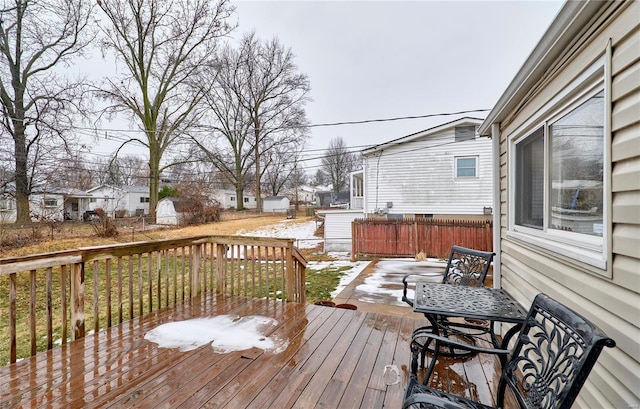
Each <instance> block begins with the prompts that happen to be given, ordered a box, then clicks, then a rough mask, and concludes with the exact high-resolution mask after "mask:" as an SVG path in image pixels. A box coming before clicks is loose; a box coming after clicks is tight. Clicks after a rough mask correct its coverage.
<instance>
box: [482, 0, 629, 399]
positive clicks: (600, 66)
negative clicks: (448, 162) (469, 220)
mask: <svg viewBox="0 0 640 409" xmlns="http://www.w3.org/2000/svg"><path fill="white" fill-rule="evenodd" d="M480 134H481V135H484V136H491V137H492V138H493V142H494V146H493V150H494V152H495V154H496V156H495V158H494V165H493V166H494V169H495V172H496V174H495V186H496V189H495V191H494V200H495V206H494V208H495V209H496V210H497V211H496V214H495V216H494V250H495V252H496V253H497V257H496V259H495V261H494V272H493V276H494V285H496V286H498V287H502V288H504V289H505V290H507V291H508V292H509V293H511V294H512V295H513V296H514V297H515V298H516V299H518V300H519V301H520V302H521V303H522V305H526V306H528V305H530V304H531V302H532V300H533V298H534V297H535V295H536V294H538V293H541V292H542V293H546V294H548V295H549V296H551V297H553V298H555V299H557V300H559V301H560V302H561V303H563V304H566V305H568V306H569V307H571V308H573V309H574V310H576V311H578V312H579V313H581V314H583V315H585V316H586V317H587V318H588V319H590V320H592V321H593V322H594V323H596V324H597V325H598V326H599V327H600V328H602V329H603V330H604V331H605V332H606V333H607V335H609V336H610V337H612V338H613V339H614V340H615V341H616V344H617V346H616V348H614V349H607V348H605V350H604V351H603V352H602V355H601V356H600V359H599V360H598V363H597V364H596V365H595V367H594V369H593V371H592V372H591V374H590V375H589V378H588V379H587V381H586V383H585V386H584V388H583V389H582V391H581V392H580V395H579V396H578V398H577V400H576V403H575V407H576V408H638V407H640V344H639V342H640V2H638V1H624V2H601V1H579V2H578V1H576V2H573V1H571V2H566V3H565V4H564V6H563V7H562V9H561V10H560V12H559V13H558V15H557V16H556V18H555V20H554V21H553V23H552V24H551V26H550V27H549V28H548V30H547V31H546V33H545V34H544V36H543V37H542V39H541V40H540V42H539V43H538V45H537V46H536V47H535V49H534V50H533V52H532V53H531V55H530V57H529V58H528V59H527V61H526V62H525V63H524V65H523V66H522V68H521V69H520V71H519V72H518V73H517V75H516V76H515V78H514V79H513V80H512V81H511V83H510V85H509V86H508V88H507V89H506V91H505V92H504V93H503V95H502V96H501V97H500V99H499V100H498V103H497V105H496V106H495V107H494V108H493V109H492V111H491V112H490V113H489V115H488V117H487V119H486V120H485V121H484V122H483V124H482V126H481V127H480Z"/></svg>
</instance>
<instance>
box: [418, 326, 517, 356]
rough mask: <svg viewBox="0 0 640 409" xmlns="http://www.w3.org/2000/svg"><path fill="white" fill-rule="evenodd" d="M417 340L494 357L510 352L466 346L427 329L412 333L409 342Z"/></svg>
mask: <svg viewBox="0 0 640 409" xmlns="http://www.w3.org/2000/svg"><path fill="white" fill-rule="evenodd" d="M418 338H428V339H430V340H434V341H437V342H439V343H440V344H441V346H444V347H454V348H455V349H462V350H467V351H469V352H478V353H483V354H494V355H508V354H510V353H511V352H512V351H511V350H509V349H498V348H486V347H481V346H477V345H474V344H467V343H465V342H460V341H456V340H455V339H452V338H449V337H443V336H440V335H436V334H434V333H433V332H431V330H429V329H418V330H416V331H414V332H413V336H412V339H411V341H412V342H413V341H416V340H417V339H418Z"/></svg>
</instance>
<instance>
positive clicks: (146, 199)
mask: <svg viewBox="0 0 640 409" xmlns="http://www.w3.org/2000/svg"><path fill="white" fill-rule="evenodd" d="M140 203H149V198H148V197H144V196H142V197H140Z"/></svg>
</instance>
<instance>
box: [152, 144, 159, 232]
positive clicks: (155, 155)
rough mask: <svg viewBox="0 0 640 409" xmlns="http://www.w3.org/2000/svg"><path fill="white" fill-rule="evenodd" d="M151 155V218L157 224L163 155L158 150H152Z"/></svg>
mask: <svg viewBox="0 0 640 409" xmlns="http://www.w3.org/2000/svg"><path fill="white" fill-rule="evenodd" d="M158 149H159V148H158ZM149 154H150V155H149V217H150V218H151V220H152V223H155V220H156V207H157V206H158V190H159V189H158V186H159V184H160V156H161V154H160V152H159V151H158V150H150V152H149Z"/></svg>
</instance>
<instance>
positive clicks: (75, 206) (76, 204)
mask: <svg viewBox="0 0 640 409" xmlns="http://www.w3.org/2000/svg"><path fill="white" fill-rule="evenodd" d="M71 211H72V212H77V211H78V202H75V203H71Z"/></svg>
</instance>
